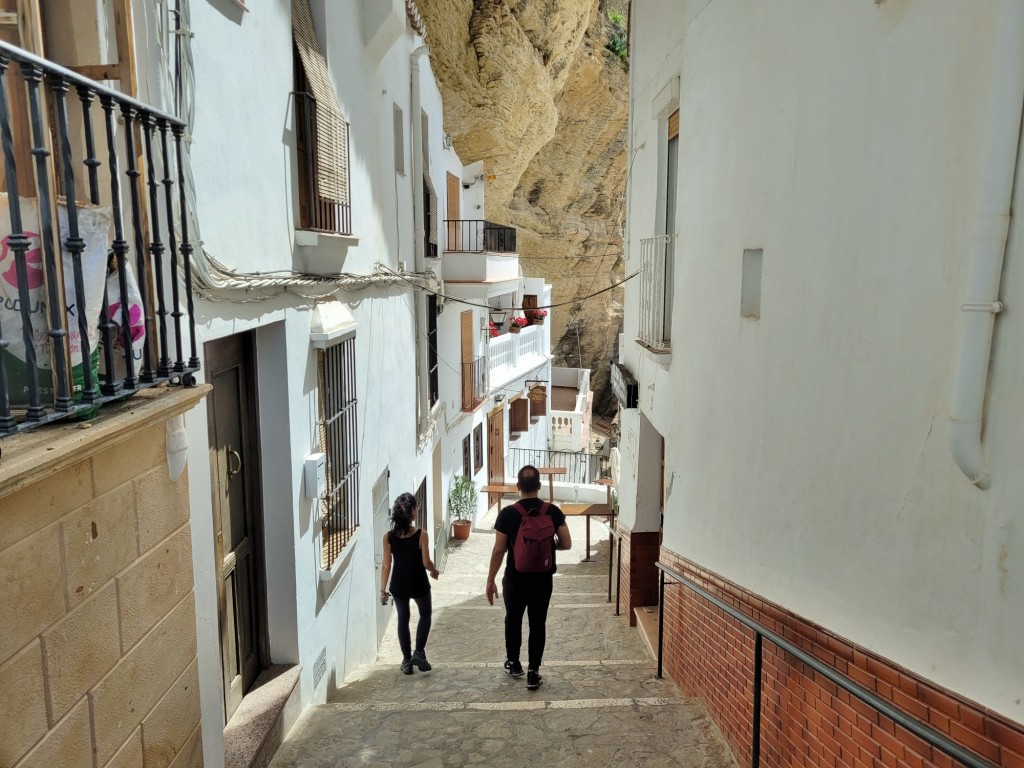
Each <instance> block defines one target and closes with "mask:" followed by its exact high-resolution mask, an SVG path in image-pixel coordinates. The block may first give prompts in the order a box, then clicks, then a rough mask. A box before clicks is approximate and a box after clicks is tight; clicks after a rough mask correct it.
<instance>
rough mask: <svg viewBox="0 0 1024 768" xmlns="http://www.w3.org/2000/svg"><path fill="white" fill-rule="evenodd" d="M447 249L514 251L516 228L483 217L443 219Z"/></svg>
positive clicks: (493, 251) (473, 251) (495, 251)
mask: <svg viewBox="0 0 1024 768" xmlns="http://www.w3.org/2000/svg"><path fill="white" fill-rule="evenodd" d="M444 227H445V231H446V233H447V235H448V239H447V241H446V243H447V248H448V250H449V251H464V252H470V253H483V252H484V251H490V252H491V253H515V252H516V228H515V227H503V226H501V225H500V224H493V223H492V222H490V221H484V220H483V219H475V220H467V219H445V222H444Z"/></svg>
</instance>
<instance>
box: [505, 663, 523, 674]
mask: <svg viewBox="0 0 1024 768" xmlns="http://www.w3.org/2000/svg"><path fill="white" fill-rule="evenodd" d="M505 671H506V672H508V673H509V674H510V675H512V677H522V676H523V665H522V664H520V663H519V662H518V661H508V660H507V659H506V660H505Z"/></svg>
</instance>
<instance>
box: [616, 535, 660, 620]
mask: <svg viewBox="0 0 1024 768" xmlns="http://www.w3.org/2000/svg"><path fill="white" fill-rule="evenodd" d="M618 532H619V535H620V536H621V537H622V560H621V564H620V566H619V594H620V595H621V598H620V600H621V602H620V610H621V611H622V612H623V613H625V614H626V616H627V617H628V618H629V626H631V627H635V626H636V615H635V614H634V613H633V609H634V608H638V607H640V606H642V605H657V604H658V571H657V569H656V568H655V567H654V563H655V562H657V560H658V551H659V547H660V546H661V534H660V533H657V532H655V533H650V532H633V531H630V530H629V529H628V528H624V527H622V526H619V527H618Z"/></svg>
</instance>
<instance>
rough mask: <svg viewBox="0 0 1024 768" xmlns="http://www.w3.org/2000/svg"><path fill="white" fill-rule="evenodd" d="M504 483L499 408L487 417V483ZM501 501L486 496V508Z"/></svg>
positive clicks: (502, 428) (502, 418)
mask: <svg viewBox="0 0 1024 768" xmlns="http://www.w3.org/2000/svg"><path fill="white" fill-rule="evenodd" d="M504 482H505V408H504V406H499V407H498V408H495V409H494V410H493V411H491V413H490V415H489V416H488V417H487V483H488V485H500V484H503V483H504ZM500 501H501V495H500V494H495V493H490V494H488V495H487V508H488V509H490V508H491V507H493V506H494V505H495V504H498V503H499V502H500Z"/></svg>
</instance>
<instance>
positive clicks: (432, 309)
mask: <svg viewBox="0 0 1024 768" xmlns="http://www.w3.org/2000/svg"><path fill="white" fill-rule="evenodd" d="M437 364H438V355H437V296H436V295H434V294H433V293H428V294H427V376H428V380H429V382H430V392H429V398H430V407H431V408H433V407H434V405H435V404H436V403H437V401H438V398H439V397H440V391H441V390H440V386H439V384H438V378H437Z"/></svg>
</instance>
